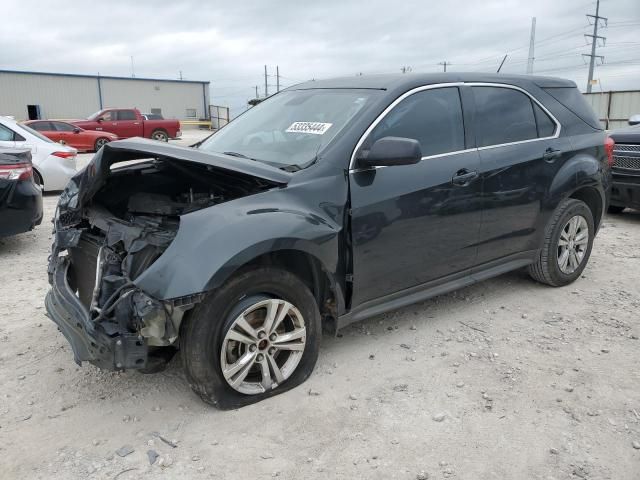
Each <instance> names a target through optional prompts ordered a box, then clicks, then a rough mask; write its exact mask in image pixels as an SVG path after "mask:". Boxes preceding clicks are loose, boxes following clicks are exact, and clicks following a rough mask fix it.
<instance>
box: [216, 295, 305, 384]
mask: <svg viewBox="0 0 640 480" xmlns="http://www.w3.org/2000/svg"><path fill="white" fill-rule="evenodd" d="M305 343H306V328H305V322H304V318H303V317H302V314H301V313H300V311H299V310H298V309H297V308H296V307H294V306H293V305H292V304H291V303H289V302H287V301H285V300H282V299H275V298H274V299H268V300H262V301H259V302H256V303H255V304H253V305H251V306H250V307H248V308H246V309H245V310H244V311H243V312H242V313H240V315H238V317H237V318H236V319H235V320H234V321H233V323H232V325H231V327H230V328H229V330H228V331H227V333H226V335H225V337H224V340H223V342H222V351H221V352H220V365H221V367H222V374H223V376H224V378H225V380H226V381H227V383H228V384H229V386H230V387H231V388H233V389H234V390H237V391H238V392H240V393H244V394H247V395H256V394H259V393H264V392H268V391H270V390H273V389H274V388H277V387H278V385H281V384H282V383H283V382H284V381H285V380H286V379H287V378H289V377H290V376H291V375H292V374H293V372H294V371H295V369H296V367H297V366H298V364H299V363H300V360H301V359H302V355H303V353H304V349H305Z"/></svg>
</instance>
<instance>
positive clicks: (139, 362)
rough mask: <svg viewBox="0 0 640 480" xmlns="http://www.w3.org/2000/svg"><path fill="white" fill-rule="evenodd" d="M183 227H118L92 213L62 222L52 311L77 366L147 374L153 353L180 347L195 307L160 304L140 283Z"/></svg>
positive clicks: (145, 221) (52, 267)
mask: <svg viewBox="0 0 640 480" xmlns="http://www.w3.org/2000/svg"><path fill="white" fill-rule="evenodd" d="M177 227H178V225H177V221H176V222H163V221H158V220H156V221H155V222H154V221H152V220H151V219H149V218H132V219H131V220H129V221H128V222H125V221H118V220H117V219H114V218H113V217H111V216H110V214H109V213H108V212H106V211H100V210H97V211H96V210H95V209H93V208H87V209H86V210H85V214H84V216H83V219H82V221H81V222H80V223H79V224H78V225H74V226H64V225H63V224H62V222H60V218H58V219H57V220H56V230H55V241H54V247H53V255H52V256H51V260H50V264H49V273H50V283H51V291H50V292H49V294H48V295H47V298H46V307H47V311H48V313H49V315H50V317H51V318H52V319H53V321H54V322H56V324H58V326H59V327H60V330H61V331H62V333H63V334H64V335H65V337H66V338H67V340H68V341H69V343H70V344H71V346H72V348H73V352H74V356H75V359H76V362H78V363H81V362H82V361H89V362H91V363H93V364H94V365H96V366H98V367H101V368H107V369H127V368H143V367H145V366H146V364H147V357H148V350H149V347H161V346H169V345H172V344H174V343H175V341H176V339H177V337H178V329H179V327H180V322H181V321H182V317H183V315H184V312H185V309H186V308H187V307H189V306H192V304H193V302H191V303H189V302H184V301H182V302H177V301H159V300H156V299H154V298H153V297H151V296H149V295H147V294H146V293H145V292H144V291H143V290H141V289H140V288H139V287H138V286H136V284H135V282H134V280H135V278H136V277H137V276H138V275H139V273H141V272H142V271H144V269H145V268H146V267H148V266H149V265H150V264H151V263H153V261H155V260H156V259H157V258H158V257H159V256H160V255H161V254H162V252H163V251H164V249H166V248H167V247H168V245H169V244H170V243H171V241H172V239H173V238H174V236H175V232H176V231H177ZM194 299H197V297H194Z"/></svg>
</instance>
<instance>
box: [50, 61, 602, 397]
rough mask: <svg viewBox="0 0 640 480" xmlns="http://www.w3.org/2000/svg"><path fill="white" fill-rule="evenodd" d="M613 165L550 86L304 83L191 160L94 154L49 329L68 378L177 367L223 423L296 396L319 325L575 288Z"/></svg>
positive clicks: (492, 79)
mask: <svg viewBox="0 0 640 480" xmlns="http://www.w3.org/2000/svg"><path fill="white" fill-rule="evenodd" d="M611 152H612V142H611V141H610V140H609V139H607V138H606V136H605V133H604V132H603V130H602V128H601V127H600V125H599V123H598V120H597V118H596V117H595V115H594V114H593V112H592V111H591V110H590V109H589V108H588V107H586V105H585V103H584V100H583V99H582V97H581V95H580V93H579V92H578V90H577V89H576V86H575V84H574V83H572V82H569V81H566V80H561V79H554V78H542V77H524V76H507V75H486V74H437V75H399V76H368V77H367V76H365V77H355V78H345V79H337V80H327V81H313V82H308V83H305V84H301V85H298V86H295V87H292V88H290V89H287V90H284V91H282V92H280V93H278V94H276V95H274V96H272V97H271V98H269V99H267V100H266V101H264V102H262V103H261V104H259V105H258V106H256V107H254V108H252V109H251V110H249V111H248V112H247V113H245V114H244V115H242V116H241V117H239V118H238V119H236V120H234V121H233V122H231V123H230V124H229V125H228V126H226V127H225V128H223V129H222V130H220V131H219V132H217V133H215V134H214V135H212V136H211V137H209V138H208V139H206V140H204V141H203V142H202V143H201V144H200V145H198V146H197V148H181V147H175V146H169V145H167V144H163V143H158V142H154V141H150V140H143V139H132V140H124V141H118V142H111V143H110V144H108V145H106V146H105V147H103V148H102V149H101V150H100V151H99V152H98V153H97V154H96V156H95V157H94V158H93V160H92V161H91V163H90V164H89V165H88V166H87V168H85V169H84V170H83V171H82V172H80V173H79V174H78V175H77V176H76V177H74V178H73V180H72V181H71V182H70V183H69V185H68V187H67V188H66V190H65V191H64V192H63V194H62V196H61V198H60V202H59V204H58V208H57V210H56V217H55V240H54V244H53V249H52V254H51V258H50V263H49V277H50V283H51V286H52V288H51V291H50V292H49V293H48V295H47V298H46V306H47V311H48V312H49V315H50V317H51V318H52V319H53V320H54V321H55V322H56V323H57V324H58V326H59V327H60V330H61V331H62V333H63V334H64V335H65V337H66V338H67V339H68V341H69V342H70V343H71V346H72V347H73V352H74V356H75V360H76V361H77V362H78V363H80V362H82V361H88V362H90V363H92V364H94V365H97V366H99V367H101V368H106V369H116V370H124V369H141V370H146V371H150V370H154V369H156V368H158V366H159V365H160V366H161V365H162V363H163V361H166V359H167V358H169V357H170V356H171V353H173V352H175V351H176V350H178V349H179V350H180V354H181V357H182V360H183V363H184V367H185V369H186V373H187V377H188V380H189V383H190V384H191V386H192V388H193V389H194V390H195V391H196V392H197V393H198V394H199V395H200V396H201V397H202V399H203V400H205V401H206V402H209V403H211V404H213V405H216V406H218V407H220V408H236V407H239V406H242V405H246V404H249V403H252V402H255V401H258V400H261V399H264V398H266V397H269V396H272V395H274V394H277V393H280V392H284V391H286V390H288V389H290V388H292V387H294V386H296V385H299V384H300V383H301V382H303V381H304V380H305V379H306V378H307V377H308V376H309V375H310V374H311V372H312V370H313V367H314V365H315V363H316V359H317V356H318V349H319V344H320V338H321V332H322V330H323V328H324V329H326V330H333V331H335V330H337V329H339V328H342V327H344V326H345V325H347V324H349V323H351V322H354V321H357V320H361V319H364V318H367V317H371V316H373V315H377V314H380V313H382V312H385V311H388V310H391V309H395V308H398V307H402V306H405V305H408V304H411V303H414V302H418V301H422V300H424V299H426V298H428V297H431V296H434V295H438V294H441V293H444V292H447V291H451V290H454V289H457V288H461V287H464V286H467V285H470V284H472V283H475V282H478V281H480V280H483V279H486V278H489V277H493V276H496V275H499V274H501V273H504V272H507V271H510V270H514V269H517V268H521V267H528V269H529V271H530V273H531V275H532V276H533V278H534V279H536V280H538V281H540V282H543V283H546V284H549V285H552V286H562V285H566V284H568V283H570V282H572V281H574V280H575V279H576V278H578V277H579V275H580V274H581V272H582V270H583V269H584V268H585V265H586V264H587V261H588V259H589V255H590V252H591V247H592V244H593V239H594V236H595V234H596V232H597V230H598V227H599V225H600V222H601V220H602V215H603V212H604V211H606V208H607V204H608V195H609V184H610V162H611ZM123 162H126V163H124V164H123Z"/></svg>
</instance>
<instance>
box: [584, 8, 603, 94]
mask: <svg viewBox="0 0 640 480" xmlns="http://www.w3.org/2000/svg"><path fill="white" fill-rule="evenodd" d="M587 18H593V35H588V34H585V35H584V36H585V37H591V53H590V54H589V55H587V54H586V53H583V54H582V56H583V57H589V78H588V80H587V93H591V87H592V85H591V83H592V82H593V68H594V67H595V63H596V58H599V59H600V61H601V62H603V61H604V56H603V55H596V46H597V44H598V39H601V40H602V45H603V46H604V44H605V41H606V37H601V36H599V35H598V23H599V22H600V20H604V26H605V27H606V26H607V19H606V17H601V16H600V0H597V2H596V14H595V15H590V14H587Z"/></svg>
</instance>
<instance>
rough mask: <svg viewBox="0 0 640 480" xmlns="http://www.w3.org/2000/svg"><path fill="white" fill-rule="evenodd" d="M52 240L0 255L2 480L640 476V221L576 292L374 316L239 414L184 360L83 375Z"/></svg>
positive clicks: (532, 288)
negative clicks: (51, 312)
mask: <svg viewBox="0 0 640 480" xmlns="http://www.w3.org/2000/svg"><path fill="white" fill-rule="evenodd" d="M183 143H186V141H185V142H183ZM56 200H57V197H56V196H55V195H47V196H46V198H45V209H46V211H45V218H46V219H49V218H51V216H52V214H53V211H54V207H55V203H56ZM50 230H51V224H50V223H49V222H48V221H45V222H44V223H43V225H41V226H40V227H38V228H37V229H36V230H35V231H34V232H31V233H27V234H23V235H19V236H16V237H13V238H8V239H2V240H0V272H2V284H1V285H0V386H1V387H0V388H1V391H0V478H2V479H3V480H4V479H40V478H41V479H65V480H66V479H72V478H91V479H114V478H118V479H120V480H127V479H138V478H143V479H146V478H196V479H198V478H203V479H206V478H215V479H253V478H271V477H279V478H284V479H292V478H328V479H329V478H330V479H352V478H367V479H371V478H374V479H396V478H397V479H416V478H427V476H428V478H431V479H442V478H452V479H469V480H481V479H573V478H576V479H580V478H588V479H615V480H623V479H630V480H631V479H635V480H637V479H639V478H640V340H638V336H639V335H640V325H639V319H638V311H639V309H640V242H639V241H638V239H639V238H640V213H638V212H627V213H625V214H623V215H618V216H615V217H608V218H607V219H606V220H605V222H604V225H603V227H602V230H601V231H600V234H599V236H598V238H597V239H596V244H595V246H594V250H593V255H592V257H591V261H590V264H589V266H588V267H587V269H586V270H585V273H584V276H583V278H581V279H580V280H579V281H577V282H576V283H575V284H573V285H571V286H568V287H565V288H562V289H553V288H549V287H544V286H542V285H538V284H536V283H534V282H533V281H531V280H529V278H528V277H527V275H526V273H523V272H515V273H512V274H508V275H504V276H502V277H499V278H496V279H494V280H490V281H487V282H484V283H482V284H479V285H476V286H473V287H470V288H467V289H464V290H461V291H458V292H455V293H452V294H450V295H445V296H441V297H438V298H435V299H433V300H431V301H427V302H424V303H422V304H419V305H415V306H412V307H409V308H405V309H403V310H400V311H397V312H394V313H390V314H388V315H383V316H379V317H376V318H372V319H370V320H369V321H366V322H364V323H361V324H358V325H355V326H353V327H351V328H348V329H346V330H345V331H344V332H342V334H341V335H339V336H338V337H331V336H325V337H324V338H323V346H322V351H321V354H320V360H319V362H318V365H317V367H316V370H315V373H314V374H313V375H312V377H311V378H310V379H309V380H308V381H307V382H306V383H305V384H303V385H302V386H301V387H299V388H297V389H295V390H293V391H291V392H289V393H287V394H285V395H281V396H277V397H274V398H272V399H269V400H267V401H265V402H263V403H260V404H258V405H254V406H250V407H246V408H244V409H242V410H239V411H230V412H221V411H217V410H214V409H212V408H210V407H208V406H206V405H204V404H203V403H202V402H201V401H200V400H199V399H198V398H197V397H196V396H195V395H194V394H192V393H191V390H190V389H189V386H188V385H187V382H186V381H185V378H184V376H183V374H182V370H181V366H180V359H179V357H176V358H175V359H174V360H173V362H172V364H171V365H170V367H169V369H168V370H167V371H165V372H163V373H160V374H156V375H141V374H138V373H136V372H127V373H121V374H118V373H111V372H104V371H100V370H98V369H96V368H94V367H92V366H90V365H85V366H83V367H82V368H80V367H77V366H76V365H75V364H74V363H73V359H72V355H71V350H70V347H69V346H68V344H67V343H66V341H65V340H64V338H63V337H62V335H61V334H60V333H59V332H58V331H57V329H56V327H55V326H54V324H53V323H52V322H51V321H49V320H48V319H47V317H46V316H45V310H44V307H43V298H44V295H45V293H46V291H47V288H48V284H47V278H46V261H47V255H48V253H49V247H50V241H51V234H50ZM160 437H162V439H161V438H160ZM163 439H164V440H166V441H164V440H163ZM634 442H635V443H634ZM169 443H172V444H173V445H169ZM125 446H127V447H130V448H131V449H133V450H134V451H133V453H131V454H129V455H126V456H124V457H121V456H119V455H118V454H117V453H116V450H118V449H120V448H121V447H125ZM174 446H175V448H174ZM148 450H154V451H155V452H157V453H158V454H159V455H160V458H158V460H157V461H156V462H155V464H154V465H150V464H149V460H148V458H147V451H148Z"/></svg>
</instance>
